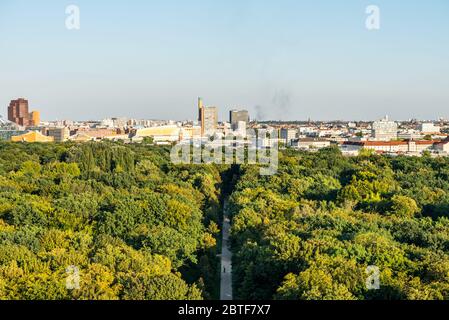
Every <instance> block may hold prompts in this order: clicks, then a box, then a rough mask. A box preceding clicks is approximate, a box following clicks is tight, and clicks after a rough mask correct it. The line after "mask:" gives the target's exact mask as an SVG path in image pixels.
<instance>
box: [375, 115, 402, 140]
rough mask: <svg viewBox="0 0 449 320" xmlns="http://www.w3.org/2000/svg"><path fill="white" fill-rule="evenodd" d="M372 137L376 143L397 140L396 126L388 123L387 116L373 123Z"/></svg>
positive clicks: (394, 123) (393, 123)
mask: <svg viewBox="0 0 449 320" xmlns="http://www.w3.org/2000/svg"><path fill="white" fill-rule="evenodd" d="M372 137H373V138H374V139H375V140H377V141H390V140H395V139H397V138H398V124H397V123H396V122H394V121H390V119H389V118H388V116H386V117H385V118H383V119H381V120H379V121H375V122H374V123H373V128H372Z"/></svg>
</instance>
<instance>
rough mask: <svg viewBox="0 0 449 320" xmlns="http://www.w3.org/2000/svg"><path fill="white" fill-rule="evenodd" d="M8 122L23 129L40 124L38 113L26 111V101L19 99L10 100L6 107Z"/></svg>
mask: <svg viewBox="0 0 449 320" xmlns="http://www.w3.org/2000/svg"><path fill="white" fill-rule="evenodd" d="M8 120H9V121H11V122H14V123H16V124H18V125H19V126H23V127H32V126H38V125H39V123H40V115H39V112H37V111H33V112H31V113H29V111H28V100H26V99H23V98H20V99H17V100H12V101H11V103H10V104H9V107H8Z"/></svg>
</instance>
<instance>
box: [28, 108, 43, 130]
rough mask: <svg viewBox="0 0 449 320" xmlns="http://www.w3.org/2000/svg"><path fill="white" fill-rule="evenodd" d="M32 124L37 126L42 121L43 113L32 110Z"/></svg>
mask: <svg viewBox="0 0 449 320" xmlns="http://www.w3.org/2000/svg"><path fill="white" fill-rule="evenodd" d="M30 121H31V123H30V125H32V126H34V127H37V126H38V125H39V124H40V123H41V113H40V112H39V111H32V112H31V113H30Z"/></svg>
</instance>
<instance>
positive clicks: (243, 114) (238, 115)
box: [229, 110, 249, 130]
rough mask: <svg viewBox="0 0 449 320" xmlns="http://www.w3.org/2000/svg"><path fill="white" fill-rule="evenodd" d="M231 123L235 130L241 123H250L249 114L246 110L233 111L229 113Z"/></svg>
mask: <svg viewBox="0 0 449 320" xmlns="http://www.w3.org/2000/svg"><path fill="white" fill-rule="evenodd" d="M229 122H230V123H231V127H232V128H233V129H234V130H235V127H236V126H237V125H238V123H239V122H246V123H249V112H248V111H246V110H231V111H230V112H229Z"/></svg>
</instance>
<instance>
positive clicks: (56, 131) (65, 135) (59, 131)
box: [47, 127, 70, 142]
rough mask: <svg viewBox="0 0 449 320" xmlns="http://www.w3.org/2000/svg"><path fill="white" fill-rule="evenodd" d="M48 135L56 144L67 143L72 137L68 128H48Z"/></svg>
mask: <svg viewBox="0 0 449 320" xmlns="http://www.w3.org/2000/svg"><path fill="white" fill-rule="evenodd" d="M47 135H48V136H49V137H53V139H54V141H55V142H64V141H67V140H68V139H69V137H70V130H69V129H68V128H66V127H62V128H48V132H47Z"/></svg>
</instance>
